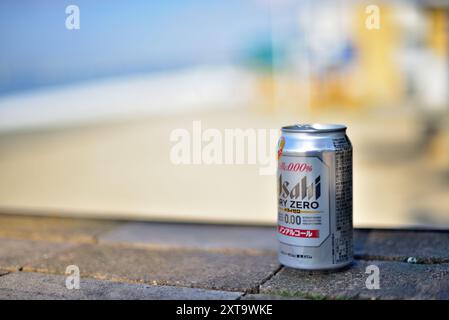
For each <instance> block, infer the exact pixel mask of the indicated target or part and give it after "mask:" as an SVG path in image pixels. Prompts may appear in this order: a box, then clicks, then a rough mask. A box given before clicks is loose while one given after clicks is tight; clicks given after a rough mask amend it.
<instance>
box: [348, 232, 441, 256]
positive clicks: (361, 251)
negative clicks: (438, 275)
mask: <svg viewBox="0 0 449 320" xmlns="http://www.w3.org/2000/svg"><path fill="white" fill-rule="evenodd" d="M448 248H449V232H441V231H411V230H410V231H406V230H357V231H356V232H355V233H354V254H355V255H356V257H357V258H360V259H364V260H374V259H376V260H377V259H381V260H396V261H407V260H408V259H409V258H412V259H411V261H414V262H416V263H444V262H449V251H448ZM413 258H414V259H413ZM409 261H410V260H409Z"/></svg>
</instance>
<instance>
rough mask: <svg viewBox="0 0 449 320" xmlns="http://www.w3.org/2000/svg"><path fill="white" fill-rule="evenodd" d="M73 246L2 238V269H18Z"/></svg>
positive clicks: (0, 260)
mask: <svg viewBox="0 0 449 320" xmlns="http://www.w3.org/2000/svg"><path fill="white" fill-rule="evenodd" d="M73 246H74V244H69V243H55V242H47V241H34V240H24V239H5V238H0V269H2V270H6V271H16V270H18V269H20V268H22V267H23V266H24V265H25V264H27V263H31V262H32V261H34V260H39V259H44V258H49V257H51V256H52V255H54V254H56V253H58V252H61V251H63V250H66V249H68V248H71V247H73Z"/></svg>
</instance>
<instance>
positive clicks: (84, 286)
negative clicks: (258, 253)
mask: <svg viewBox="0 0 449 320" xmlns="http://www.w3.org/2000/svg"><path fill="white" fill-rule="evenodd" d="M65 279H66V278H65V276H59V275H48V274H41V273H27V272H15V273H11V274H8V275H6V276H3V277H0V299H1V300H8V299H21V300H22V299H23V300H42V299H43V300H46V299H51V300H53V299H64V300H80V299H81V300H84V299H89V300H98V299H101V300H109V299H122V300H148V299H159V300H164V299H183V300H184V299H185V300H203V299H219V300H235V299H238V298H239V297H240V296H241V293H239V292H225V291H214V290H204V289H196V288H184V287H169V286H152V285H144V284H130V283H119V282H111V281H100V280H96V279H81V281H80V289H78V290H76V289H74V290H69V289H67V288H66V286H65Z"/></svg>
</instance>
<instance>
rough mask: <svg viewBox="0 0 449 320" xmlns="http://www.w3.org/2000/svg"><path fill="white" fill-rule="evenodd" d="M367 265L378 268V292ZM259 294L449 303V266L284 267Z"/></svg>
mask: <svg viewBox="0 0 449 320" xmlns="http://www.w3.org/2000/svg"><path fill="white" fill-rule="evenodd" d="M368 265H376V266H377V267H378V268H379V279H380V283H379V284H380V289H378V290H376V289H372V290H369V289H367V287H366V280H367V278H368V276H369V274H367V273H365V272H366V267H367V266H368ZM260 292H261V293H264V294H271V295H273V294H274V295H281V296H285V297H303V298H308V299H354V298H358V299H428V298H434V299H449V264H441V265H420V264H408V263H402V262H392V261H355V263H354V264H353V266H351V267H350V268H347V269H345V270H341V271H339V272H333V273H331V272H310V271H301V270H295V269H291V268H285V267H284V268H282V270H281V271H280V272H278V273H277V274H276V275H275V276H273V277H272V278H271V279H270V280H268V281H267V282H266V283H264V284H263V285H262V286H261V289H260Z"/></svg>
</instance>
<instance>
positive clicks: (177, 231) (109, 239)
mask: <svg viewBox="0 0 449 320" xmlns="http://www.w3.org/2000/svg"><path fill="white" fill-rule="evenodd" d="M99 241H100V243H132V244H140V245H155V246H172V247H190V248H202V249H214V248H234V249H249V250H268V251H276V250H277V240H276V229H275V228H274V227H273V228H270V227H238V226H218V225H194V224H171V223H146V222H130V223H127V224H125V225H123V226H121V227H119V228H117V229H114V230H112V231H111V232H108V233H106V234H104V235H102V236H100V240H99Z"/></svg>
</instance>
